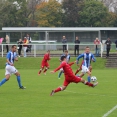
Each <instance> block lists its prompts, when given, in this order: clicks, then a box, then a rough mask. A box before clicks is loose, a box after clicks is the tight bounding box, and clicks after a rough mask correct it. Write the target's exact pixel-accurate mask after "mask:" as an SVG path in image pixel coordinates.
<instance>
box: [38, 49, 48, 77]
mask: <svg viewBox="0 0 117 117" xmlns="http://www.w3.org/2000/svg"><path fill="white" fill-rule="evenodd" d="M49 60H50V51H49V50H48V51H47V53H46V54H45V55H44V57H43V60H42V62H41V69H40V70H39V72H38V75H40V74H41V72H42V70H43V69H44V67H46V68H45V70H44V71H43V73H44V74H46V71H47V70H48V69H49V63H48V61H49Z"/></svg>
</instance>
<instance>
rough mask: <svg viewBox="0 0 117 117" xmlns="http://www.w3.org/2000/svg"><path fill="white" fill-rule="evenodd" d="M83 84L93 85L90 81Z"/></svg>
mask: <svg viewBox="0 0 117 117" xmlns="http://www.w3.org/2000/svg"><path fill="white" fill-rule="evenodd" d="M85 85H89V86H91V87H93V84H92V83H90V82H86V83H85Z"/></svg>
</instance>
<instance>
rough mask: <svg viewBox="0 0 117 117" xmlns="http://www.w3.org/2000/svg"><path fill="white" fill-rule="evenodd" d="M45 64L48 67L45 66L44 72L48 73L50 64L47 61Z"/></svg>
mask: <svg viewBox="0 0 117 117" xmlns="http://www.w3.org/2000/svg"><path fill="white" fill-rule="evenodd" d="M45 66H46V68H45V70H44V71H43V73H44V74H45V75H46V71H47V70H48V69H49V64H48V63H45Z"/></svg>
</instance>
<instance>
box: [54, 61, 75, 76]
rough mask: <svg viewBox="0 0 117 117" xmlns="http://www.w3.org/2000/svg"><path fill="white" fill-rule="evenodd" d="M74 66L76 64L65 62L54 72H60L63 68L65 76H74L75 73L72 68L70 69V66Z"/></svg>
mask: <svg viewBox="0 0 117 117" xmlns="http://www.w3.org/2000/svg"><path fill="white" fill-rule="evenodd" d="M73 64H74V63H70V64H68V63H66V62H65V61H63V62H62V63H61V65H60V66H59V67H58V68H56V69H55V70H54V72H56V71H58V70H59V69H61V68H63V70H64V74H65V76H73V75H74V73H73V71H72V69H71V67H70V66H71V65H73Z"/></svg>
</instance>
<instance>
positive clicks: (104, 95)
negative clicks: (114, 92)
mask: <svg viewBox="0 0 117 117" xmlns="http://www.w3.org/2000/svg"><path fill="white" fill-rule="evenodd" d="M64 91H65V92H70V93H78V94H85V95H94V96H103V97H105V96H107V95H99V94H91V93H80V92H74V91H68V90H64ZM108 97H117V96H108Z"/></svg>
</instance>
